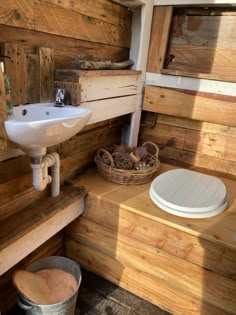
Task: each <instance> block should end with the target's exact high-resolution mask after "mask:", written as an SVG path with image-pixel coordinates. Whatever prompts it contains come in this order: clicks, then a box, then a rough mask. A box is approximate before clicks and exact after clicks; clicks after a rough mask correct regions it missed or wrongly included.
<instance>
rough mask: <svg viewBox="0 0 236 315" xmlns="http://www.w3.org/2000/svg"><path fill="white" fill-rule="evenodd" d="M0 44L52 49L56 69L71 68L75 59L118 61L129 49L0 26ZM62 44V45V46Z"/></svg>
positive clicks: (122, 58)
mask: <svg viewBox="0 0 236 315" xmlns="http://www.w3.org/2000/svg"><path fill="white" fill-rule="evenodd" d="M0 32H1V40H0V41H1V42H6V41H13V42H14V41H20V42H24V43H25V44H26V45H32V46H38V47H40V46H42V47H51V48H54V54H55V56H54V57H55V66H56V68H67V69H70V68H73V65H72V61H73V60H75V59H78V58H80V59H92V60H102V59H107V60H112V61H120V60H126V59H128V58H129V49H128V48H122V47H115V46H110V45H104V44H99V43H92V42H90V41H85V40H79V39H74V38H69V37H62V36H58V35H52V34H47V33H43V32H35V31H31V30H24V29H21V28H15V27H10V26H7V25H0ZM62 42H63V45H62Z"/></svg>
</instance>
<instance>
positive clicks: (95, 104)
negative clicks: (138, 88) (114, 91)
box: [81, 94, 139, 124]
mask: <svg viewBox="0 0 236 315" xmlns="http://www.w3.org/2000/svg"><path fill="white" fill-rule="evenodd" d="M138 96H139V95H138V94H137V95H131V96H124V97H116V98H112V99H105V100H99V101H91V102H84V103H81V105H82V106H83V107H86V108H89V109H91V110H92V111H93V114H92V116H91V118H90V120H89V122H88V124H92V123H96V122H98V121H101V120H105V119H111V118H113V117H117V116H121V115H125V114H129V113H132V112H135V110H136V106H137V101H138Z"/></svg>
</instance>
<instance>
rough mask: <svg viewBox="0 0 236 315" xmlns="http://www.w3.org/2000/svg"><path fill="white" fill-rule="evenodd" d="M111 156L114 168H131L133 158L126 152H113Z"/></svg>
mask: <svg viewBox="0 0 236 315" xmlns="http://www.w3.org/2000/svg"><path fill="white" fill-rule="evenodd" d="M112 157H113V159H114V163H115V167H116V168H119V169H122V170H131V169H132V168H133V160H132V158H131V157H130V155H129V153H128V152H114V153H113V154H112Z"/></svg>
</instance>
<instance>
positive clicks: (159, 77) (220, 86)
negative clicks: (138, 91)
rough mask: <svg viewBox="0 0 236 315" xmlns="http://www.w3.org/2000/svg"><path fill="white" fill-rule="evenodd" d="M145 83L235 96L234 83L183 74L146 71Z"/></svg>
mask: <svg viewBox="0 0 236 315" xmlns="http://www.w3.org/2000/svg"><path fill="white" fill-rule="evenodd" d="M145 83H146V85H153V86H159V87H166V88H173V89H184V90H191V91H200V92H206V93H217V94H222V95H231V96H236V89H235V83H232V82H223V81H214V80H207V79H199V78H190V77H188V78H186V77H183V76H177V75H176V76H174V75H165V74H158V73H150V72H147V73H146V79H145Z"/></svg>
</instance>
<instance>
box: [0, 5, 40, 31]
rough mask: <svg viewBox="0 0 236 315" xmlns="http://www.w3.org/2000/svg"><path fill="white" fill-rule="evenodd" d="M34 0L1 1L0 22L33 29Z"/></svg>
mask: <svg viewBox="0 0 236 315" xmlns="http://www.w3.org/2000/svg"><path fill="white" fill-rule="evenodd" d="M33 4H34V3H33V1H32V0H9V1H1V3H0V23H1V24H7V25H12V26H17V27H23V28H29V29H33V18H34V13H33Z"/></svg>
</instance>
